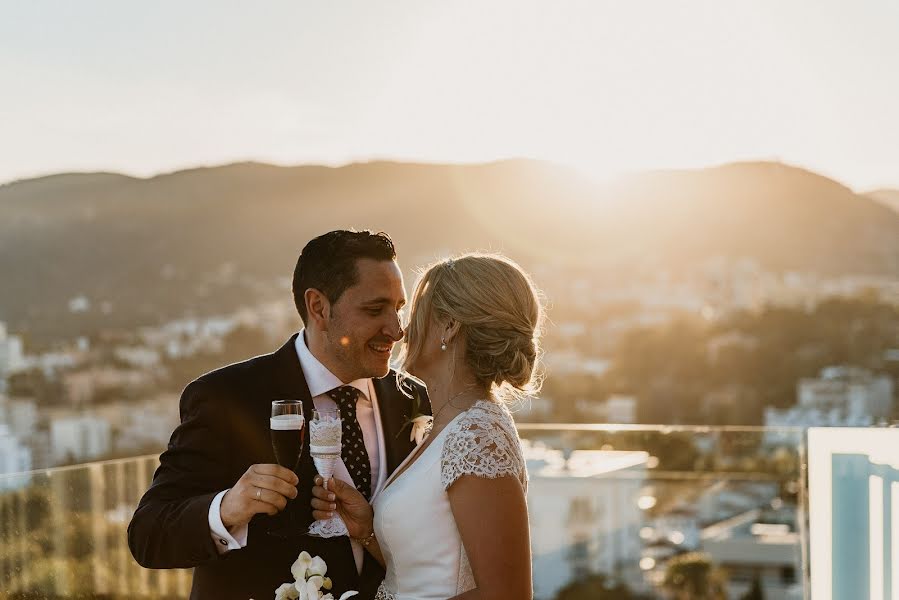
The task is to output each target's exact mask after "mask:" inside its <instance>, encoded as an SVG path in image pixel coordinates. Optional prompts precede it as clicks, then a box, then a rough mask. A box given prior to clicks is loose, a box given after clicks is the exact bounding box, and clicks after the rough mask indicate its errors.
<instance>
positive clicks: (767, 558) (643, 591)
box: [0, 424, 807, 600]
mask: <svg viewBox="0 0 899 600" xmlns="http://www.w3.org/2000/svg"><path fill="white" fill-rule="evenodd" d="M520 432H521V436H522V439H523V441H524V444H525V448H526V454H527V460H528V470H529V476H530V482H529V490H528V502H529V510H530V518H531V528H532V535H531V537H532V551H533V557H534V584H535V597H536V598H537V599H538V600H539V599H546V600H550V599H556V598H558V599H560V600H573V599H575V598H587V597H589V598H618V599H620V598H638V597H639V598H666V597H670V595H671V594H672V593H674V592H678V591H679V592H681V593H684V592H683V590H684V589H685V586H689V585H700V584H697V583H696V581H700V582H701V585H703V586H706V587H709V586H712V587H714V586H720V587H721V588H722V589H724V590H725V591H726V593H727V594H728V595H729V597H740V596H742V595H743V594H744V593H747V592H748V591H750V589H751V588H752V587H753V586H758V587H759V588H760V590H761V592H762V594H763V597H764V598H768V599H777V598H802V597H803V591H804V589H805V588H804V585H805V584H804V582H805V577H804V573H805V572H806V570H807V567H806V564H807V561H806V556H805V544H804V543H803V540H804V539H806V538H805V532H804V529H803V528H804V523H805V513H806V511H805V499H804V493H803V491H804V488H803V486H802V485H801V482H802V480H803V472H802V462H803V450H802V448H803V444H802V437H803V436H802V432H801V431H799V430H769V429H764V428H686V427H649V426H611V425H571V426H567V425H533V424H522V425H521V426H520ZM157 464H158V457H157V456H156V455H151V456H143V457H136V458H129V459H122V460H114V461H108V462H98V463H91V464H86V465H79V466H73V467H63V468H57V469H51V470H46V471H36V472H32V473H28V474H17V475H0V590H2V591H0V598H3V599H5V598H24V597H35V596H36V597H48V598H75V597H78V598H95V597H96V598H109V599H117V598H123V599H124V598H128V599H134V598H147V599H155V598H186V597H187V596H188V594H189V591H190V580H191V577H190V571H189V570H159V571H156V570H147V569H143V568H141V567H140V566H138V565H137V564H136V563H135V562H134V560H133V558H132V557H131V553H130V551H129V549H128V544H127V538H126V530H127V526H128V522H129V520H130V518H131V515H132V513H133V511H134V508H135V506H136V505H137V502H138V500H139V499H140V496H141V495H142V494H143V492H144V491H145V490H146V488H147V487H148V485H149V483H150V481H151V479H152V476H153V471H154V469H155V468H156V466H157Z"/></svg>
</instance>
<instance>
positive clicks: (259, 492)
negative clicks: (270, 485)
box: [256, 488, 262, 500]
mask: <svg viewBox="0 0 899 600" xmlns="http://www.w3.org/2000/svg"><path fill="white" fill-rule="evenodd" d="M261 497H262V488H256V499H257V500H259V499H260V498H261Z"/></svg>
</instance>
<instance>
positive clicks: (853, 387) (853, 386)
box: [797, 366, 893, 420]
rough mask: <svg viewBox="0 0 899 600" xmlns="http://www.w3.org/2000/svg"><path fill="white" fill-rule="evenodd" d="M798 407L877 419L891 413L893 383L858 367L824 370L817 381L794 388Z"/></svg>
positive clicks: (806, 380)
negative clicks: (837, 411)
mask: <svg viewBox="0 0 899 600" xmlns="http://www.w3.org/2000/svg"><path fill="white" fill-rule="evenodd" d="M797 396H798V404H799V406H802V407H808V408H817V409H820V410H824V411H828V410H831V409H834V408H836V409H839V410H840V411H842V412H843V413H844V414H846V415H851V416H860V415H869V416H871V417H872V418H874V419H875V420H876V419H880V418H885V417H889V416H890V413H891V412H892V410H893V380H892V379H891V378H890V377H889V376H887V375H873V374H871V373H870V372H869V371H867V370H865V369H860V368H858V367H846V366H838V367H827V368H826V369H823V370H822V371H821V374H820V376H819V377H817V378H805V379H801V380H800V381H799V385H798V386H797Z"/></svg>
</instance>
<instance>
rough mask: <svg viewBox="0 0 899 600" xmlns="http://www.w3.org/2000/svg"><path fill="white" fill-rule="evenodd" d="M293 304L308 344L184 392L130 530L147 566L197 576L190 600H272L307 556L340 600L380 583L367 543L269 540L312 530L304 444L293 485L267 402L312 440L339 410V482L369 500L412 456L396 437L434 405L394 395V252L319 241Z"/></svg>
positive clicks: (347, 241) (342, 240)
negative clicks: (279, 532)
mask: <svg viewBox="0 0 899 600" xmlns="http://www.w3.org/2000/svg"><path fill="white" fill-rule="evenodd" d="M293 295H294V301H295V303H296V306H297V310H298V311H299V313H300V317H301V318H302V320H303V323H304V325H305V328H304V329H303V330H302V331H300V332H299V333H298V334H296V335H294V336H293V337H292V338H291V339H290V340H289V341H288V342H287V343H286V344H285V345H284V346H283V347H282V348H281V349H279V350H277V351H276V352H274V353H273V354H267V355H264V356H258V357H255V358H252V359H250V360H248V361H246V362H242V363H238V364H233V365H229V366H227V367H224V368H222V369H219V370H217V371H214V372H212V373H207V374H205V375H203V376H201V377H199V378H198V379H196V380H195V381H193V382H191V383H190V384H189V385H188V386H187V387H186V388H185V390H184V392H183V393H182V395H181V424H180V425H179V426H178V428H177V429H175V432H174V433H173V434H172V438H171V441H170V442H169V446H168V449H167V450H166V451H165V452H164V453H163V454H162V456H161V457H160V466H159V469H157V471H156V473H155V474H154V476H153V483H152V484H151V486H150V489H149V490H147V492H146V493H145V494H144V496H143V498H142V499H141V501H140V504H139V506H138V507H137V510H136V511H135V513H134V516H133V518H132V519H131V524H130V525H129V527H128V544H129V546H130V548H131V553H132V554H133V555H134V557H135V559H136V560H137V562H138V563H140V564H141V565H142V566H144V567H148V568H157V569H165V568H188V567H194V578H193V587H192V590H191V598H195V599H196V598H210V599H212V598H214V599H216V600H221V599H227V598H235V599H237V598H239V599H241V600H246V599H247V598H256V599H257V600H258V599H260V598H270V597H272V596H273V594H274V591H275V589H276V588H277V587H278V586H279V585H280V584H282V583H285V582H289V581H293V576H292V575H291V572H290V567H291V565H292V564H293V562H294V561H295V560H296V558H297V556H298V555H299V553H300V551H302V550H306V551H307V552H309V553H310V554H311V555H313V556H315V555H320V556H321V557H322V558H323V559H325V561H326V562H327V564H328V576H329V577H330V578H331V579H332V581H333V585H334V589H333V590H332V592H333V593H334V596H335V597H339V596H340V594H341V593H342V592H343V591H346V590H358V591H359V593H360V594H359V596H358V598H360V599H366V598H373V597H374V595H375V592H376V590H377V587H378V585H379V584H380V581H381V579H383V575H384V572H383V570H382V568H381V567H380V566H379V565H378V564H377V562H376V561H375V560H374V559H373V558H372V557H371V556H370V555H369V554H368V553H367V552H365V551H364V548H363V546H364V543H365V540H351V539H350V538H348V537H346V536H341V537H332V538H317V537H308V536H302V535H296V536H289V537H284V536H280V537H279V536H275V535H272V534H271V533H270V532H271V531H272V530H273V529H278V528H279V527H280V526H281V525H283V524H284V522H285V518H286V517H292V518H293V523H294V524H295V525H296V529H297V533H302V532H305V531H306V529H307V528H308V527H309V525H310V524H311V522H312V509H311V497H312V486H313V478H314V477H315V475H316V471H315V467H314V465H313V462H312V459H311V457H310V456H309V438H308V436H305V441H304V443H303V456H302V458H301V460H300V463H299V465H298V467H297V469H296V473H294V472H293V471H291V470H289V469H286V468H284V467H281V466H279V465H277V464H275V462H276V461H275V457H274V453H273V450H272V446H271V438H270V432H269V418H270V416H271V403H272V401H274V400H283V399H292V400H302V402H303V413H304V416H305V419H306V424H307V427H308V423H309V421H310V419H311V416H312V409H313V408H314V407H318V408H320V409H321V408H337V409H338V410H339V411H340V414H341V417H342V419H343V437H344V441H345V443H344V451H343V453H342V457H341V461H340V462H339V463H338V465H337V470H336V472H335V477H336V478H338V479H342V480H344V481H347V482H350V483H352V484H353V485H355V486H356V487H357V488H358V489H359V490H360V491H362V492H363V494H365V495H366V496H368V497H370V498H371V497H374V496H376V495H377V494H378V492H379V490H380V487H381V486H383V484H384V483H385V482H386V480H387V477H388V476H389V475H390V473H392V472H393V470H394V469H396V467H397V466H398V465H399V464H400V462H402V460H403V459H404V458H405V457H406V456H407V455H408V454H409V452H411V451H412V449H413V447H414V446H413V443H412V442H411V441H410V436H409V434H408V433H407V432H405V431H404V429H405V427H406V425H407V423H408V420H409V419H411V418H413V417H414V416H416V415H414V414H412V411H413V407H414V406H415V401H413V399H412V396H413V395H415V396H418V397H420V398H421V399H422V402H421V410H422V412H430V406H429V404H428V401H427V397H426V395H425V393H424V390H423V389H416V388H414V387H413V384H411V383H409V382H404V383H402V384H401V383H399V381H398V379H397V377H396V373H394V372H393V371H391V370H390V368H389V358H390V353H391V350H392V348H393V345H394V344H395V343H397V342H399V341H400V340H401V339H402V337H403V331H402V326H401V323H400V318H399V312H400V309H401V308H402V307H403V305H404V304H405V302H406V295H405V291H404V288H403V279H402V275H401V273H400V270H399V267H398V266H397V263H396V253H395V251H394V247H393V242H392V241H391V240H390V238H389V237H388V236H387V235H386V234H383V233H378V234H373V233H371V232H367V231H363V232H354V231H332V232H330V233H326V234H324V235H322V236H319V237H317V238H315V239H313V240H312V241H310V242H309V243H308V244H307V245H306V247H305V248H304V249H303V251H302V253H301V255H300V257H299V260H298V261H297V266H296V270H295V271H294V278H293ZM347 439H350V440H355V441H356V442H357V443H356V444H347V443H346V440H347ZM351 446H355V450H351V451H348V447H351ZM290 513H292V514H290ZM276 525H277V526H279V527H276Z"/></svg>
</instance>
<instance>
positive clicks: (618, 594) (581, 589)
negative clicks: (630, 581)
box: [556, 573, 637, 600]
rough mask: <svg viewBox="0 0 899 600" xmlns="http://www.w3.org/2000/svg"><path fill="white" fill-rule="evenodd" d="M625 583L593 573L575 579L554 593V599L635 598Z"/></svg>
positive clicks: (595, 599)
mask: <svg viewBox="0 0 899 600" xmlns="http://www.w3.org/2000/svg"><path fill="white" fill-rule="evenodd" d="M636 599H637V596H636V595H634V593H633V592H631V590H630V588H629V587H627V585H626V584H624V583H623V582H620V581H613V580H612V579H611V578H609V577H608V576H607V575H605V574H602V573H595V574H592V575H587V576H586V577H583V578H581V579H576V580H574V581H571V582H569V583H568V584H566V585H565V587H563V588H562V589H560V590H559V592H558V593H557V594H556V600H636Z"/></svg>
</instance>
